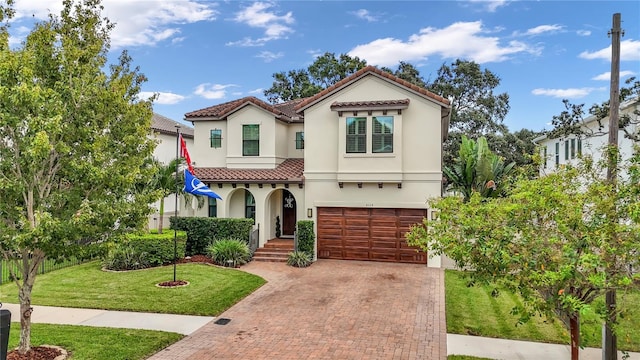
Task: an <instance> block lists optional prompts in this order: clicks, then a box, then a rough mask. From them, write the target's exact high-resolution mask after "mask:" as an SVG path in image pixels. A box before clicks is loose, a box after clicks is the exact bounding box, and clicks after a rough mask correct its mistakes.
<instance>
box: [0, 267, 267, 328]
mask: <svg viewBox="0 0 640 360" xmlns="http://www.w3.org/2000/svg"><path fill="white" fill-rule="evenodd" d="M176 278H177V279H178V280H187V281H189V285H188V286H185V287H179V288H170V289H167V288H159V287H157V286H156V284H158V283H160V282H164V281H169V280H173V266H164V267H157V268H151V269H144V270H136V271H126V272H106V271H102V270H101V269H100V263H98V262H90V263H86V264H82V265H78V266H72V267H68V268H65V269H61V270H56V271H53V272H50V273H47V274H42V275H38V277H37V278H36V283H35V286H34V289H33V299H32V304H35V305H49V306H62V307H77V308H92V309H107V310H126V311H140V312H155V313H170V314H188V315H203V316H217V315H218V314H220V313H222V312H223V311H225V310H226V309H228V308H229V307H231V306H232V305H234V304H235V303H237V302H238V301H240V300H241V299H243V298H244V297H245V296H247V295H249V294H250V293H252V292H253V291H255V290H256V289H257V288H259V287H260V286H262V285H263V284H264V283H265V280H264V279H262V278H261V277H259V276H256V275H253V274H248V273H245V272H243V271H239V270H235V269H227V268H219V267H215V266H209V265H204V264H179V265H178V266H177V276H176ZM0 302H6V303H18V295H17V287H16V285H15V284H13V283H9V284H5V285H2V286H1V287H0Z"/></svg>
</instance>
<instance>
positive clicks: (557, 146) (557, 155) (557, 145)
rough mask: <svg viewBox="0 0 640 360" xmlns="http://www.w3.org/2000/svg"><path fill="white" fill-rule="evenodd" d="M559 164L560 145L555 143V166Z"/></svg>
mask: <svg viewBox="0 0 640 360" xmlns="http://www.w3.org/2000/svg"><path fill="white" fill-rule="evenodd" d="M559 164H560V143H556V166H558V165H559Z"/></svg>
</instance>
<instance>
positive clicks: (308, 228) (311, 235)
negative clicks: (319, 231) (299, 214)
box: [297, 220, 316, 256]
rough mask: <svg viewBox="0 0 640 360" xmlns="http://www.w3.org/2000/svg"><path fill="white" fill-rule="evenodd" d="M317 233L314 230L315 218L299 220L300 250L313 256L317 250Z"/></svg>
mask: <svg viewBox="0 0 640 360" xmlns="http://www.w3.org/2000/svg"><path fill="white" fill-rule="evenodd" d="M315 242H316V234H315V232H314V231H313V220H299V221H298V249H297V250H298V251H301V252H305V253H307V254H310V255H311V256H313V253H314V251H315Z"/></svg>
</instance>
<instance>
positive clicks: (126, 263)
mask: <svg viewBox="0 0 640 360" xmlns="http://www.w3.org/2000/svg"><path fill="white" fill-rule="evenodd" d="M146 257H147V253H145V252H142V251H139V250H138V249H136V248H135V247H134V246H132V245H130V244H120V243H118V244H114V245H113V246H112V247H111V248H110V249H109V252H108V253H107V256H106V257H105V259H104V260H103V262H102V265H103V266H104V267H105V268H107V269H109V270H116V271H122V270H138V269H144V268H147V267H149V262H148V261H147V259H146Z"/></svg>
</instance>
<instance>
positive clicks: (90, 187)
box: [0, 0, 157, 352]
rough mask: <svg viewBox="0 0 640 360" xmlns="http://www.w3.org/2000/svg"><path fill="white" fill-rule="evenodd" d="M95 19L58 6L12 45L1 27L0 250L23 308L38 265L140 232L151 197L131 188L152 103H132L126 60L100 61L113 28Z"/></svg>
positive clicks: (94, 2) (148, 145)
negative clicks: (91, 243)
mask: <svg viewBox="0 0 640 360" xmlns="http://www.w3.org/2000/svg"><path fill="white" fill-rule="evenodd" d="M10 6H11V4H9V5H8V7H10ZM7 11H9V10H7V8H6V7H5V6H2V10H0V16H5V15H6V14H7ZM101 11H102V7H101V5H100V1H99V0H85V1H82V2H74V1H65V2H64V7H63V9H62V11H61V13H60V15H57V16H56V15H53V14H52V15H51V16H50V17H49V18H48V20H46V21H42V22H38V23H36V24H35V25H34V28H33V29H32V31H31V32H30V34H29V35H28V36H27V37H26V39H25V41H24V42H23V43H22V44H20V45H17V46H11V47H10V46H9V44H8V34H7V30H6V27H2V28H0V118H1V119H2V125H1V126H0V174H3V176H0V199H2V201H0V214H2V216H1V217H2V221H0V234H1V235H0V250H1V251H2V253H3V256H4V258H5V259H11V260H12V261H14V262H16V264H17V265H19V267H18V269H19V272H20V273H21V274H20V276H19V277H20V279H21V281H20V282H16V285H17V286H18V287H19V288H20V289H21V291H22V292H23V295H22V296H21V303H22V304H23V305H25V306H29V302H30V299H31V289H32V287H33V284H34V281H35V277H36V269H37V268H38V265H39V264H40V263H41V262H42V261H43V259H44V258H45V257H46V258H64V257H70V256H72V255H74V254H75V253H76V252H77V251H78V249H79V248H80V247H82V246H84V244H85V241H86V240H87V239H93V240H95V241H104V240H108V239H109V238H112V237H113V236H115V235H117V234H118V233H124V232H126V231H128V230H129V229H131V228H141V227H142V226H143V224H144V222H145V221H146V219H147V216H148V214H149V213H150V211H151V209H150V207H149V204H150V203H151V202H153V200H154V199H155V198H156V196H157V193H156V192H155V191H153V190H152V189H147V188H145V187H140V186H138V185H139V184H140V183H142V182H144V179H148V178H149V177H150V176H151V174H152V172H151V170H150V169H149V168H147V167H145V166H143V165H144V161H145V159H147V158H149V157H150V156H151V154H152V152H153V149H154V147H155V142H154V141H153V140H152V139H150V138H149V137H148V135H149V131H150V130H149V129H150V125H151V117H152V103H151V101H150V100H148V99H139V97H138V95H139V93H140V88H141V86H142V84H143V83H144V82H145V81H146V78H145V76H144V75H143V74H142V73H140V71H139V69H138V68H135V67H132V59H131V57H130V56H129V55H128V54H127V53H126V52H123V53H122V54H121V55H120V56H119V58H117V60H116V61H115V62H114V63H112V64H109V63H108V56H107V55H108V51H109V33H110V31H111V29H112V28H113V24H112V23H111V22H109V21H108V19H105V18H103V17H102V14H101ZM21 320H23V321H21V323H22V332H21V333H22V335H23V337H22V341H21V344H20V351H21V352H25V351H27V350H28V349H29V344H30V319H27V318H24V317H23V319H21Z"/></svg>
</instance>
